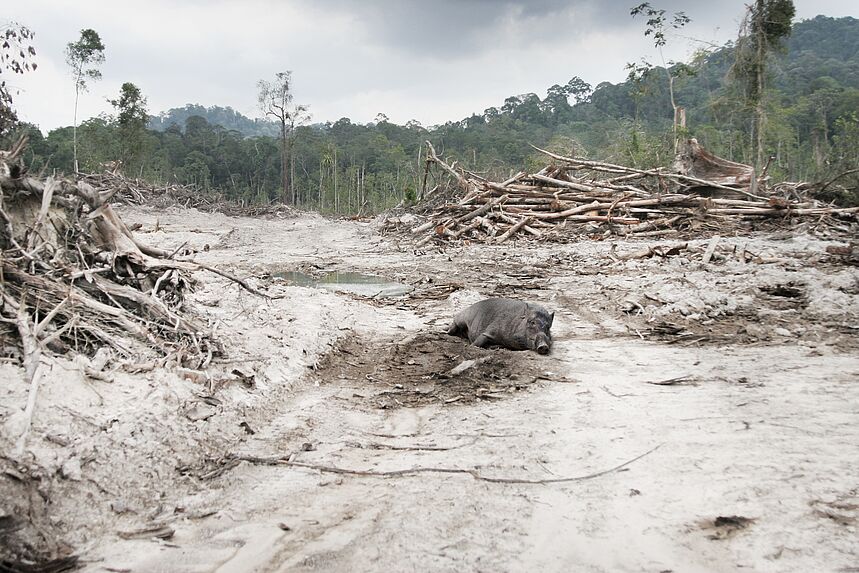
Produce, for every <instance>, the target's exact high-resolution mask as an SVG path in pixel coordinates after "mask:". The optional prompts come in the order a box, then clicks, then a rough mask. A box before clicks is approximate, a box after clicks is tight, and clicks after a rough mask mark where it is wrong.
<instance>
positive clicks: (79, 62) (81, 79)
mask: <svg viewBox="0 0 859 573" xmlns="http://www.w3.org/2000/svg"><path fill="white" fill-rule="evenodd" d="M103 62H104V44H103V43H102V41H101V37H100V36H99V35H98V32H96V31H95V30H92V29H90V28H87V29H85V30H81V37H80V39H78V41H77V42H69V43H68V44H67V45H66V63H67V64H68V65H69V67H70V68H71V69H72V77H74V79H75V116H74V128H73V130H72V145H73V147H74V162H75V172H77V171H78V100H79V99H80V94H81V92H82V91H84V92H85V91H87V88H88V86H87V80H92V81H96V80H100V79H101V72H100V71H98V69H96V68H95V66H97V65H99V64H101V63H103Z"/></svg>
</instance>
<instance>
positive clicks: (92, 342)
mask: <svg viewBox="0 0 859 573" xmlns="http://www.w3.org/2000/svg"><path fill="white" fill-rule="evenodd" d="M16 149H17V148H16ZM13 155H14V154H13V153H5V152H2V151H0V323H2V324H0V341H3V342H6V344H4V346H5V347H6V348H10V349H13V348H16V347H17V348H19V349H20V363H21V364H22V365H23V366H24V367H25V376H26V379H27V381H28V383H29V384H30V396H29V399H28V404H27V409H26V410H25V416H26V420H27V421H29V419H30V418H31V417H32V413H33V408H34V406H35V401H36V395H37V390H38V380H39V376H38V374H39V362H40V358H41V357H42V356H44V355H50V353H63V352H67V351H75V352H79V353H84V354H94V353H95V352H96V351H97V350H98V349H100V348H103V347H108V348H112V349H113V350H114V351H115V354H116V355H118V356H125V357H130V356H131V355H134V354H136V353H140V352H143V353H148V352H151V351H155V352H156V353H158V354H160V355H161V356H165V357H169V358H170V360H173V361H175V363H176V364H177V366H178V367H185V368H191V369H195V368H205V366H206V365H207V364H208V363H209V362H210V361H211V360H212V357H213V355H214V356H216V355H219V354H221V353H222V350H221V346H220V344H219V343H218V342H217V341H216V340H215V339H214V334H213V330H212V328H211V327H210V326H209V325H208V324H207V323H206V322H205V321H203V320H201V319H200V318H199V317H197V316H196V315H194V314H193V313H191V312H190V311H189V310H188V309H186V308H185V306H184V299H185V293H186V292H187V291H188V289H189V287H190V286H191V285H192V284H193V282H194V279H193V278H192V276H191V273H192V272H194V271H198V270H207V271H210V272H214V273H216V274H218V275H221V276H223V277H226V278H228V279H229V280H232V281H234V282H236V283H237V284H239V285H240V286H241V288H244V289H246V290H248V291H250V292H252V293H254V294H257V295H260V296H263V297H267V295H266V294H265V293H262V292H260V291H259V290H257V289H255V288H254V287H253V286H251V285H250V284H248V282H246V281H244V280H242V279H241V278H239V277H236V276H234V275H232V274H230V273H228V272H225V271H222V270H220V269H216V268H213V267H210V266H208V265H204V264H201V263H196V262H193V261H181V260H174V259H173V256H174V255H175V254H176V252H175V251H174V252H168V251H165V250H162V249H157V248H153V247H151V246H149V245H146V244H143V243H141V242H140V241H138V240H137V239H136V238H135V237H134V235H133V234H132V232H131V231H130V230H129V228H128V227H127V226H126V225H125V223H124V222H123V221H122V219H121V218H120V217H119V215H118V214H117V213H116V211H114V210H113V208H112V206H111V205H110V204H109V203H108V201H109V200H110V199H111V198H112V197H114V196H115V195H117V194H118V192H119V191H121V190H119V189H108V188H105V187H104V186H103V185H101V184H99V185H95V184H93V183H92V182H91V179H89V178H87V179H85V180H68V179H53V178H48V179H47V180H45V181H42V180H38V179H36V178H32V177H27V176H26V170H25V169H23V168H22V166H21V165H20V164H18V163H15V164H8V163H7V161H8V158H9V157H12V156H13ZM114 176H115V174H110V177H114ZM4 338H6V339H7V340H5V341H4V340H2V339H4ZM13 341H14V343H13ZM135 341H136V342H135ZM135 345H136V346H135ZM27 425H28V426H29V422H28V424H27ZM26 433H27V432H26V431H25V432H24V435H22V436H21V437H20V440H19V442H18V446H19V449H20V448H21V447H23V443H24V440H25V439H26Z"/></svg>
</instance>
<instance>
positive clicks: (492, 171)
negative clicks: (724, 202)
mask: <svg viewBox="0 0 859 573" xmlns="http://www.w3.org/2000/svg"><path fill="white" fill-rule="evenodd" d="M733 62H734V45H733V43H728V44H727V45H725V46H723V47H721V48H719V49H715V50H712V51H708V52H701V53H698V54H696V55H695V57H694V58H693V59H692V60H691V61H689V62H686V63H685V64H682V65H683V66H686V67H688V68H689V70H691V71H692V72H693V73H692V74H680V75H679V79H678V80H677V81H676V83H675V92H676V93H675V98H676V101H677V105H679V106H682V107H684V108H685V109H686V113H687V118H688V119H687V127H686V133H685V134H684V135H687V136H692V137H696V138H697V139H698V140H699V141H700V142H701V143H702V144H703V145H704V146H705V147H707V148H708V149H709V150H711V151H713V152H714V153H716V154H718V155H721V156H723V157H725V158H728V159H731V160H734V161H741V162H745V163H752V162H753V145H752V141H751V136H750V125H751V123H752V116H751V110H749V109H745V108H744V107H743V105H742V103H741V98H740V97H738V95H737V94H736V93H735V92H734V90H733V89H732V88H731V86H730V85H729V84H728V83H727V82H726V80H725V78H726V76H727V75H728V71H729V69H730V67H731V65H732V64H733ZM769 69H770V75H771V77H770V80H769V84H768V85H769V89H768V91H767V93H766V96H765V105H766V107H767V118H768V119H767V122H768V123H767V125H768V129H767V132H766V141H765V145H766V150H767V152H768V153H770V154H772V155H773V156H774V158H775V159H774V161H773V163H772V166H771V167H770V174H771V175H772V176H773V177H774V178H776V179H789V180H812V181H814V180H823V179H827V178H830V177H833V176H835V175H837V174H839V173H842V172H844V171H847V170H849V169H852V168H855V167H857V166H859V20H857V19H855V18H850V17H846V18H830V17H825V16H818V17H816V18H814V19H812V20H806V21H803V22H799V23H797V24H795V25H794V27H793V31H792V34H791V36H790V37H789V38H788V40H787V43H786V50H785V52H784V53H783V54H780V55H777V56H774V59H773V61H772V62H771V65H770V66H769ZM664 72H665V70H664V69H660V68H654V69H652V70H650V72H649V73H645V74H644V75H643V77H641V78H638V79H635V80H633V79H631V80H630V81H627V82H623V83H619V84H610V83H607V82H606V83H602V84H599V85H597V86H596V87H594V88H593V89H591V86H589V85H588V84H586V83H585V82H583V81H582V80H580V79H579V78H575V77H574V78H573V79H571V80H570V81H568V82H566V83H564V84H556V85H553V86H551V87H549V88H548V89H547V93H546V95H545V96H544V97H542V98H541V97H540V96H538V95H537V94H534V93H528V94H520V95H515V96H510V97H508V98H507V99H505V101H504V102H503V103H502V104H501V105H500V106H499V107H490V108H488V109H486V110H484V112H483V113H480V114H477V113H475V114H473V115H472V116H470V117H467V118H464V119H462V120H460V121H450V122H448V123H445V124H444V125H439V126H433V127H428V128H427V127H423V126H421V125H420V124H418V123H416V122H409V123H408V124H406V125H396V124H394V123H391V122H389V121H387V119H386V118H384V116H381V115H380V117H379V118H378V119H379V120H378V121H376V122H372V123H368V124H356V123H352V122H351V121H350V120H349V119H348V118H342V119H340V120H338V121H336V122H333V123H332V122H328V123H324V124H314V125H307V126H300V127H296V128H295V130H294V132H293V133H292V155H291V157H292V160H291V164H290V165H288V168H289V169H290V171H291V172H292V177H291V179H292V181H293V182H294V186H295V192H296V201H297V203H298V204H299V206H303V207H308V208H314V209H319V210H322V211H326V212H337V213H354V212H359V211H363V212H372V211H378V210H381V209H385V208H388V207H390V206H392V205H395V204H397V203H399V202H401V201H403V200H414V198H415V195H416V193H417V192H418V186H419V184H420V179H421V173H422V169H423V165H422V162H421V160H420V156H419V153H420V149H421V145H422V142H423V141H424V140H426V139H429V140H431V141H432V142H433V144H434V145H435V147H436V149H437V150H439V152H440V153H444V154H445V155H446V156H448V157H452V158H455V159H456V160H457V161H459V163H460V165H462V166H463V167H465V168H467V169H469V170H472V171H475V172H485V173H487V174H489V175H490V176H492V177H495V178H498V179H504V178H506V177H507V176H508V175H509V174H510V173H511V172H515V171H518V170H519V169H521V168H523V167H526V168H527V167H534V166H535V165H536V163H538V162H540V161H542V159H540V158H538V157H536V156H535V154H534V151H533V149H532V148H531V146H530V144H534V145H537V146H540V147H544V148H545V147H548V148H550V149H553V150H556V151H559V152H562V153H568V154H576V155H579V156H589V157H593V158H600V159H604V160H610V161H615V162H620V163H624V164H627V165H632V166H639V167H649V166H656V165H666V164H669V163H670V161H671V159H672V154H673V145H672V144H673V142H672V135H671V126H672V118H673V111H672V107H671V104H670V101H669V95H668V87H667V82H666V81H665V73H664ZM249 89H252V88H250V87H249ZM143 101H144V102H145V100H143ZM310 103H312V102H310ZM24 129H26V130H28V131H29V132H30V147H29V152H28V153H29V156H28V157H27V161H28V163H29V164H30V166H31V169H32V170H34V171H38V170H39V169H42V168H48V169H58V170H61V171H71V169H72V133H71V132H72V128H71V127H64V128H59V129H55V130H53V131H51V132H50V133H48V134H47V136H46V137H45V136H43V135H42V134H41V132H39V130H38V129H37V128H35V127H34V126H24ZM123 133H126V134H127V133H128V129H127V126H126V129H125V130H124V131H123V129H122V126H121V125H120V124H119V122H118V120H117V118H116V117H107V116H103V117H97V118H92V119H89V120H87V121H84V122H83V123H82V124H81V125H80V126H79V128H78V140H79V142H78V155H79V159H80V161H81V168H82V170H84V171H87V170H89V171H97V170H100V169H101V168H102V164H104V163H106V162H110V161H115V160H118V159H121V160H122V161H123V167H122V169H123V171H124V172H125V173H126V175H128V176H134V177H138V176H139V177H142V178H145V179H147V180H149V181H151V182H154V183H166V182H179V183H184V184H193V185H196V186H198V187H199V189H200V190H201V192H206V191H209V190H218V191H220V192H222V193H225V194H226V195H227V196H228V197H230V198H233V199H236V200H241V201H246V202H271V201H277V200H282V199H284V198H283V197H282V196H281V195H282V190H281V171H280V168H281V167H280V155H279V142H278V140H277V138H276V137H277V133H278V131H277V127H276V126H275V125H273V124H272V123H271V122H268V121H264V120H258V119H257V120H254V119H249V118H247V117H244V116H243V115H241V114H240V113H238V112H236V111H235V110H233V109H231V108H229V107H218V106H215V107H208V108H207V107H203V106H200V105H195V104H189V105H187V106H185V107H184V108H177V109H171V110H169V111H167V112H164V113H161V114H159V115H157V116H150V117H149V123H148V129H141V130H139V133H138V134H137V135H136V136H135V137H139V138H140V140H139V141H138V142H137V143H138V144H139V145H134V146H130V145H128V142H124V141H122V138H123V137H124V136H123V135H122V134H123ZM132 147H133V148H134V149H136V150H137V151H136V152H135V153H134V154H133V155H124V153H125V152H124V151H123V150H125V149H129V148H132ZM841 182H842V184H845V185H847V186H848V187H851V188H852V189H853V190H854V196H853V198H852V199H850V198H849V197H848V200H852V201H855V200H856V195H855V190H856V188H857V186H859V178H857V177H855V176H853V178H852V179H851V178H850V177H845V178H842V180H841ZM835 198H836V199H841V200H844V197H840V198H839V197H835Z"/></svg>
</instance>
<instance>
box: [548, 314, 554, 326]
mask: <svg viewBox="0 0 859 573" xmlns="http://www.w3.org/2000/svg"><path fill="white" fill-rule="evenodd" d="M554 320H555V313H554V312H552V314H550V315H549V328H551V327H552V322H553V321H554Z"/></svg>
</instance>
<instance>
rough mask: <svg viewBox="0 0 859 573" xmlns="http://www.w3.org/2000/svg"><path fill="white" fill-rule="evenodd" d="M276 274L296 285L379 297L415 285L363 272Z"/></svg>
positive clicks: (401, 293)
mask: <svg viewBox="0 0 859 573" xmlns="http://www.w3.org/2000/svg"><path fill="white" fill-rule="evenodd" d="M274 276H275V277H278V278H282V279H285V280H286V281H287V282H289V283H290V284H293V285H295V286H307V287H318V288H326V289H329V290H333V291H336V292H348V293H351V294H357V295H361V296H371V297H377V298H385V297H395V296H402V295H404V294H408V293H410V292H411V291H412V290H413V287H412V286H410V285H407V284H403V283H398V282H392V281H389V280H386V279H385V278H383V277H378V276H374V275H365V274H361V273H350V272H341V271H331V272H329V273H326V274H325V275H322V276H320V277H314V276H311V275H307V274H304V273H301V272H298V271H284V272H281V273H274Z"/></svg>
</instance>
